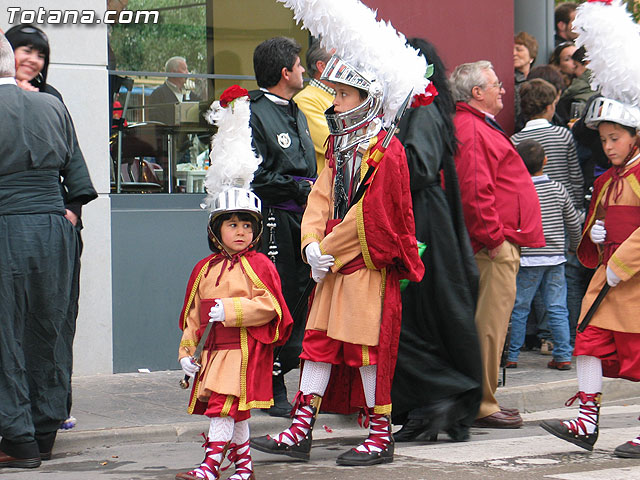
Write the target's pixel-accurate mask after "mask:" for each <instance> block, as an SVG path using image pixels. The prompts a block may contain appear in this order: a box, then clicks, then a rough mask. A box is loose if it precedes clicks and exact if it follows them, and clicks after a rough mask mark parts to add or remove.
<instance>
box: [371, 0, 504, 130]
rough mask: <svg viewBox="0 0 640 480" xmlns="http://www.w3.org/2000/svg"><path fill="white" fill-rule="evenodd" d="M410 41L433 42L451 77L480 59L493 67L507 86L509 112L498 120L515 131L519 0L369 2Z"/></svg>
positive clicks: (382, 0) (379, 14) (501, 115)
mask: <svg viewBox="0 0 640 480" xmlns="http://www.w3.org/2000/svg"><path fill="white" fill-rule="evenodd" d="M364 3H365V4H367V5H368V6H370V7H371V8H375V9H377V10H378V18H383V19H385V20H391V23H392V24H393V26H394V27H396V29H398V30H400V31H401V32H402V33H404V34H405V36H406V37H407V38H409V37H422V38H425V39H427V40H429V41H430V42H431V43H433V44H434V45H435V46H436V48H437V49H438V52H439V53H440V56H441V57H442V59H443V61H444V62H445V65H446V66H447V68H448V70H449V72H448V73H450V72H451V71H452V70H453V69H454V68H455V67H456V65H459V64H461V63H465V62H474V61H476V60H489V61H490V62H491V63H493V65H494V68H495V70H496V73H497V75H498V78H499V79H500V80H501V81H502V82H503V83H504V88H505V90H506V92H507V93H506V95H505V96H504V98H503V101H504V108H503V110H502V112H501V113H500V114H499V115H498V117H497V118H498V121H499V122H500V124H501V125H502V126H503V127H504V128H505V130H507V131H509V132H510V131H511V130H512V129H513V95H514V93H513V82H514V79H513V16H514V0H482V1H481V2H479V1H477V0H447V1H440V0H428V1H425V0H403V1H401V2H399V1H393V0H364Z"/></svg>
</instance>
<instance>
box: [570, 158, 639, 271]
mask: <svg viewBox="0 0 640 480" xmlns="http://www.w3.org/2000/svg"><path fill="white" fill-rule="evenodd" d="M613 168H614V167H611V168H610V169H608V170H607V171H606V172H604V173H603V174H602V175H600V176H599V177H598V178H596V180H595V182H593V193H592V195H591V203H590V204H589V213H588V214H587V220H586V221H585V223H584V230H583V232H582V240H580V245H578V249H577V251H576V253H577V255H578V260H580V263H582V264H583V265H584V266H585V267H587V268H597V267H598V265H600V262H601V261H602V253H601V251H600V250H599V249H598V246H597V245H596V244H595V243H593V242H592V241H591V237H590V236H589V231H590V230H591V227H592V226H593V224H594V223H595V221H596V218H595V217H596V211H597V207H598V205H600V202H601V201H602V197H603V196H604V195H605V194H606V193H607V189H608V187H609V185H610V184H611V180H612V178H611V177H612V173H613ZM630 175H633V176H634V177H635V178H636V179H640V162H638V164H637V165H635V166H633V167H631V168H630V169H629V170H627V171H626V172H625V173H624V174H623V177H628V176H630Z"/></svg>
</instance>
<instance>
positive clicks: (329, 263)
mask: <svg viewBox="0 0 640 480" xmlns="http://www.w3.org/2000/svg"><path fill="white" fill-rule="evenodd" d="M304 252H305V253H306V254H307V263H309V265H311V268H312V269H316V270H324V271H325V272H328V271H329V269H330V268H331V267H333V264H334V258H333V256H331V255H323V254H322V252H321V251H320V244H319V243H318V242H313V243H310V244H309V245H307V246H306V247H305V249H304Z"/></svg>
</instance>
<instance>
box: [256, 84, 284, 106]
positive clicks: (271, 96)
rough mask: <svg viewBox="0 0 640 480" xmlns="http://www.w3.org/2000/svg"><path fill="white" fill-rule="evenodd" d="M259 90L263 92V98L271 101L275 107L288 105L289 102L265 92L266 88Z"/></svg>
mask: <svg viewBox="0 0 640 480" xmlns="http://www.w3.org/2000/svg"><path fill="white" fill-rule="evenodd" d="M260 90H262V91H263V92H264V96H265V97H267V98H268V99H269V100H271V101H272V102H273V103H275V104H276V105H289V100H285V99H284V98H282V97H278V96H277V95H274V94H273V93H270V92H269V90H267V89H266V88H260Z"/></svg>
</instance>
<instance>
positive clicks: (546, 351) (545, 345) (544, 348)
mask: <svg viewBox="0 0 640 480" xmlns="http://www.w3.org/2000/svg"><path fill="white" fill-rule="evenodd" d="M552 352H553V343H552V342H551V341H549V340H542V343H541V344H540V353H541V354H542V355H551V354H552Z"/></svg>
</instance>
